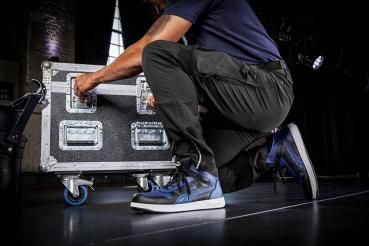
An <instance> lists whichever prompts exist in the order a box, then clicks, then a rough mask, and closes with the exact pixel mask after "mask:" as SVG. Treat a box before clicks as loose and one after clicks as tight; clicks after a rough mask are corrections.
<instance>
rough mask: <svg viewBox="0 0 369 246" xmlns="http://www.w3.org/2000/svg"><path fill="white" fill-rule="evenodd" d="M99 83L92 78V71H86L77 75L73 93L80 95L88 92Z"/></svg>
mask: <svg viewBox="0 0 369 246" xmlns="http://www.w3.org/2000/svg"><path fill="white" fill-rule="evenodd" d="M98 84H99V83H96V82H95V81H94V79H93V73H86V74H82V75H80V76H78V77H77V78H76V82H75V84H74V93H75V94H76V96H79V97H80V96H81V95H82V94H83V93H86V92H88V91H89V90H92V89H93V88H95V87H96V86H97V85H98Z"/></svg>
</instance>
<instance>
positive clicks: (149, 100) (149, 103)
mask: <svg viewBox="0 0 369 246" xmlns="http://www.w3.org/2000/svg"><path fill="white" fill-rule="evenodd" d="M147 106H149V107H150V108H155V98H154V96H153V95H152V93H149V95H147Z"/></svg>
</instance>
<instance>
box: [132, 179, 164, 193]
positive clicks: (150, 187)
mask: <svg viewBox="0 0 369 246" xmlns="http://www.w3.org/2000/svg"><path fill="white" fill-rule="evenodd" d="M158 189H159V186H158V185H157V184H155V182H154V181H152V180H150V179H147V189H146V190H145V189H144V188H142V187H141V186H139V185H138V186H137V192H150V191H156V190H158Z"/></svg>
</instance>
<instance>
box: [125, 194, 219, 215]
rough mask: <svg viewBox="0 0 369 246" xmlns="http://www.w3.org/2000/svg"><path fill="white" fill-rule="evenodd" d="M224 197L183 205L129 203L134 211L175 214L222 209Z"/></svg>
mask: <svg viewBox="0 0 369 246" xmlns="http://www.w3.org/2000/svg"><path fill="white" fill-rule="evenodd" d="M224 206H225V200H224V197H221V198H217V199H210V200H204V201H197V202H189V203H183V204H173V205H172V204H147V203H136V202H131V208H132V209H134V210H140V211H147V212H156V213H175V212H185V211H193V210H204V209H215V208H224Z"/></svg>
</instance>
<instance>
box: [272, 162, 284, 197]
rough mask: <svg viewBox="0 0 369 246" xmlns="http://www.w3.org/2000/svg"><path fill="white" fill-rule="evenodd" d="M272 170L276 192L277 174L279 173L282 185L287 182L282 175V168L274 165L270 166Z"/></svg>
mask: <svg viewBox="0 0 369 246" xmlns="http://www.w3.org/2000/svg"><path fill="white" fill-rule="evenodd" d="M272 172H273V187H274V193H275V194H277V180H278V178H277V174H279V176H280V177H281V180H282V183H283V184H284V185H286V184H287V182H286V179H285V177H284V174H283V172H282V168H281V167H280V165H275V166H274V167H273V168H272Z"/></svg>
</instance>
